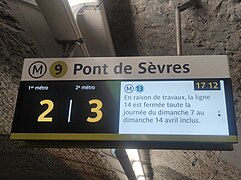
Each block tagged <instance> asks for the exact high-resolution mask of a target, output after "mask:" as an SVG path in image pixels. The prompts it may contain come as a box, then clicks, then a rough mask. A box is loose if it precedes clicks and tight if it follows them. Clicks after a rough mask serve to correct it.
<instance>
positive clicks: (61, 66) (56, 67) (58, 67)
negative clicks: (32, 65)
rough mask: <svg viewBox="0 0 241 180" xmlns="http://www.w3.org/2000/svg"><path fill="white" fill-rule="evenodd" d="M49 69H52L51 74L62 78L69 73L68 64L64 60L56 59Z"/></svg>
mask: <svg viewBox="0 0 241 180" xmlns="http://www.w3.org/2000/svg"><path fill="white" fill-rule="evenodd" d="M49 71H50V74H51V76H53V77H55V78H61V77H63V76H64V75H65V74H66V73H67V71H68V66H67V64H66V63H65V62H63V61H56V62H54V63H53V64H52V65H51V66H50V70H49Z"/></svg>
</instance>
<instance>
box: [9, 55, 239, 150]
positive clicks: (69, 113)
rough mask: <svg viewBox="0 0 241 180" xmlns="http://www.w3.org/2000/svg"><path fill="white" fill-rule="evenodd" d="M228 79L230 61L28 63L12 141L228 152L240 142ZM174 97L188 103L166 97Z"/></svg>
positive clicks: (171, 59) (64, 60)
mask: <svg viewBox="0 0 241 180" xmlns="http://www.w3.org/2000/svg"><path fill="white" fill-rule="evenodd" d="M229 74H230V73H229V65H228V58H227V56H179V57H175V56H165V57H110V58H62V59H54V58H48V59H40V58H38V59H26V60H25V61H24V67H23V72H22V78H21V82H20V87H19V95H18V100H17V105H16V111H15V116H14V121H13V126H12V132H11V136H10V138H11V139H14V140H21V141H25V142H24V143H22V145H28V146H33V147H35V146H38V147H41V146H44V147H59V146H60V147H69V146H71V147H75V146H78V147H102V148H103V147H106V148H113V147H114V148H117V147H118V148H162V149H213V150H215V149H219V150H220V149H222V150H231V149H232V144H233V143H237V141H238V140H237V130H236V122H235V113H234V107H233V106H234V105H233V96H232V87H231V79H230V75H229ZM165 83H169V84H165ZM129 84H130V85H131V86H132V85H133V87H131V86H129ZM176 84H177V85H176ZM179 84H180V87H178V86H179ZM186 86H187V88H186V89H185V88H184V87H186ZM148 87H151V88H148ZM160 87H163V88H161V89H163V91H161V93H160V94H158V92H157V91H155V89H156V88H160ZM190 87H192V88H191V89H192V90H190V92H189V90H188V88H189V89H190ZM125 88H126V89H125ZM132 88H133V89H132ZM143 88H144V89H145V92H142V91H144V90H143ZM169 88H172V89H174V90H173V92H172V91H171V89H169ZM169 91H170V94H171V95H170V97H169V96H168V97H164V95H163V94H168V93H169ZM185 92H187V94H188V92H189V94H191V95H190V96H193V97H194V98H196V99H197V100H192V99H191V100H189V99H188V98H189V97H188V95H185ZM193 92H195V93H193ZM197 92H198V93H197ZM145 93H146V94H145ZM192 93H193V94H192ZM154 94H155V97H154ZM175 94H176V95H177V96H178V95H179V97H181V96H182V98H183V100H179V101H178V100H174V99H169V100H166V99H165V98H177V97H176V96H175ZM209 94H210V95H209ZM151 95H152V96H151ZM159 95H160V96H159ZM161 95H163V96H161ZM148 97H149V99H148ZM127 98H130V99H129V101H128V100H127ZM135 98H136V99H135ZM138 98H139V99H138ZM144 98H147V99H146V100H145V101H144V100H143V99H144ZM155 98H159V101H158V100H157V99H155ZM199 98H201V99H199ZM205 98H206V99H207V100H206V101H205ZM210 99H211V100H210ZM220 99H221V100H220ZM142 100H143V101H142ZM80 101H81V103H82V101H83V103H82V104H81V103H80ZM189 101H190V102H191V103H189V104H191V105H189V106H191V107H193V108H189V107H188V102H189ZM130 102H131V103H130ZM144 102H145V104H144ZM154 102H157V103H154ZM170 102H171V103H170ZM185 102H187V103H186V104H187V105H185ZM128 103H130V104H128ZM124 104H125V105H124ZM214 104H218V105H215V106H217V107H215V108H216V109H215V108H214V110H215V111H216V110H218V111H217V114H216V115H217V117H216V115H215V114H213V113H211V112H210V110H209V106H210V108H211V106H213V105H214ZM144 105H145V106H146V108H143V106H144ZM150 105H155V106H158V108H157V107H155V108H149V106H150ZM87 106H89V107H87ZM167 106H168V107H167ZM173 106H178V107H176V108H175V107H173ZM205 106H207V107H205ZM140 107H141V108H140ZM147 107H148V108H147ZM197 107H198V108H199V107H200V109H202V111H198V110H196V109H197ZM78 108H79V109H78ZM205 108H206V109H205ZM80 109H81V112H80ZM161 109H163V111H161ZM192 109H194V110H192ZM151 110H153V111H155V113H157V112H158V113H159V111H160V115H156V116H154V115H152V114H151V115H150V114H149V115H148V112H149V111H151ZM87 112H88V113H87ZM193 112H194V113H195V114H194V115H193ZM78 113H79V114H78ZM128 113H129V114H130V113H137V115H134V116H133V115H129V114H128ZM141 113H142V114H141ZM161 113H177V115H175V116H173V115H165V114H161ZM178 113H179V114H182V115H178ZM191 113H192V114H191ZM199 113H200V114H199ZM106 114H108V115H106ZM140 114H141V115H140ZM206 114H208V115H206ZM214 115H215V116H214ZM63 117H64V118H63ZM79 117H81V118H80V119H79V120H78V118H79ZM125 117H126V119H125ZM150 117H153V118H152V119H151V118H150ZM159 117H163V118H162V119H159ZM169 117H175V118H172V119H170V118H169ZM183 117H184V118H183ZM205 117H210V120H207V119H205ZM194 120H195V121H194ZM134 121H135V122H134ZM137 121H138V122H137ZM165 121H166V122H165ZM207 121H209V122H207ZM181 122H182V123H181ZM184 122H185V123H184ZM190 122H191V123H190ZM161 123H162V124H161ZM167 123H169V124H167ZM187 123H188V124H187ZM208 123H211V125H210V127H209V126H208ZM80 126H82V127H80ZM212 126H217V127H212ZM145 127H147V128H145ZM168 127H169V128H170V129H171V128H172V129H174V130H170V129H168ZM215 128H216V129H217V130H215ZM142 132H144V133H142ZM152 132H153V133H152ZM176 132H177V133H176Z"/></svg>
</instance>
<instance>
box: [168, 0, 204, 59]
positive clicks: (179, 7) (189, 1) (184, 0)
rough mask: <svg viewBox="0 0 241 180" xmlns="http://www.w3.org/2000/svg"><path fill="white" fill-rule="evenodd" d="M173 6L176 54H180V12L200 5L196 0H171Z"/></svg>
mask: <svg viewBox="0 0 241 180" xmlns="http://www.w3.org/2000/svg"><path fill="white" fill-rule="evenodd" d="M172 2H173V6H174V8H175V21H176V42H177V55H178V56H180V55H182V26H181V12H182V11H184V10H186V9H188V8H190V7H197V8H198V7H200V5H199V3H198V0H179V1H178V0H172Z"/></svg>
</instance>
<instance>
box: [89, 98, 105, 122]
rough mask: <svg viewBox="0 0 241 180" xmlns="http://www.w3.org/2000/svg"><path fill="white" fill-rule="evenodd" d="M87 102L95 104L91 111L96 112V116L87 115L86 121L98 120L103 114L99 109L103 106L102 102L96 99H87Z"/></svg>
mask: <svg viewBox="0 0 241 180" xmlns="http://www.w3.org/2000/svg"><path fill="white" fill-rule="evenodd" d="M89 104H90V105H92V104H96V107H95V108H91V112H93V113H96V117H95V118H91V117H88V119H87V121H88V122H91V123H95V122H98V121H100V120H101V118H102V115H103V114H102V111H101V110H100V109H101V108H102V106H103V104H102V102H101V101H100V100H98V99H93V100H90V101H89Z"/></svg>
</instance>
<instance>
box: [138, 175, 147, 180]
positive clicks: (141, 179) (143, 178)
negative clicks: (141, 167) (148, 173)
mask: <svg viewBox="0 0 241 180" xmlns="http://www.w3.org/2000/svg"><path fill="white" fill-rule="evenodd" d="M137 180H146V178H145V177H144V176H140V177H138V179H137Z"/></svg>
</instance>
